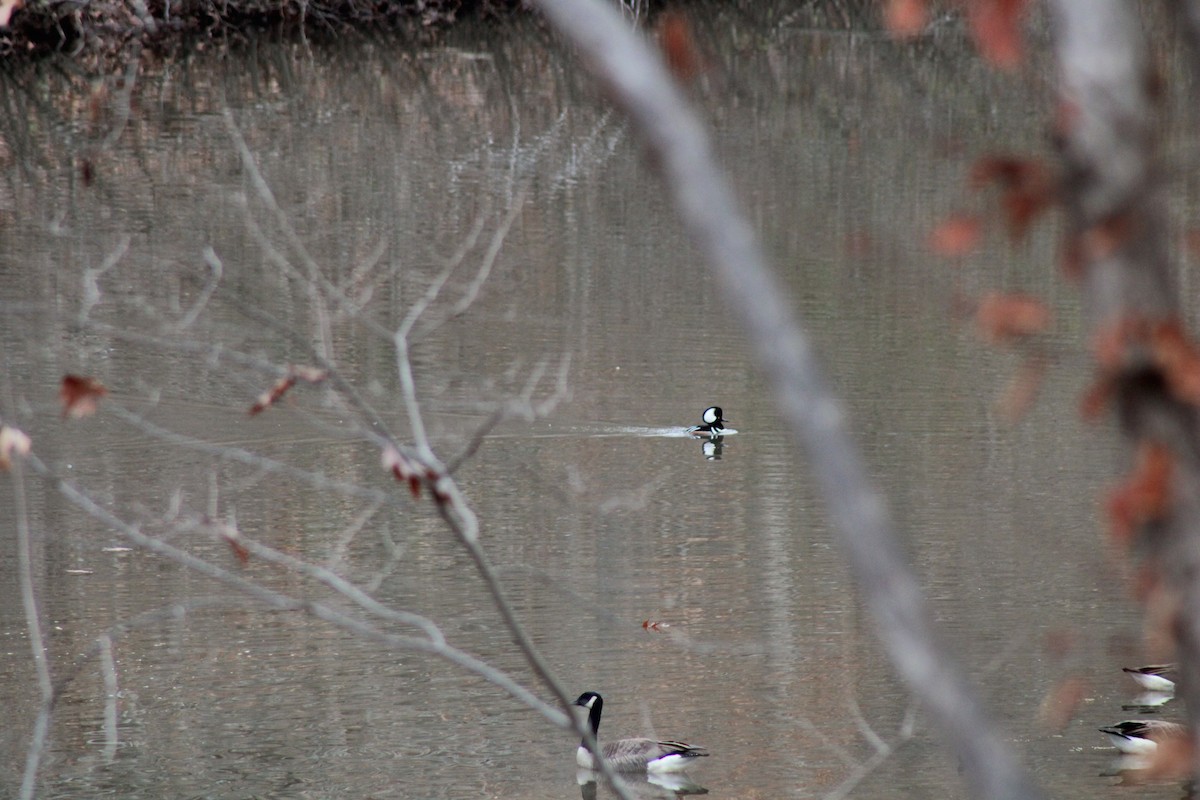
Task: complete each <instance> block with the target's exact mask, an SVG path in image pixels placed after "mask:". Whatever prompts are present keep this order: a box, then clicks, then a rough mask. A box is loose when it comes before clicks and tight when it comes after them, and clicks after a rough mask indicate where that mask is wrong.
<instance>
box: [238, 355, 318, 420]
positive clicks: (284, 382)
mask: <svg viewBox="0 0 1200 800" xmlns="http://www.w3.org/2000/svg"><path fill="white" fill-rule="evenodd" d="M328 377H329V373H328V372H326V371H325V370H323V369H318V368H316V367H304V366H299V365H296V364H293V365H291V366H289V367H288V370H287V374H285V375H284V376H283V377H282V378H280V379H279V380H277V381H276V382H275V385H274V386H272V387H271V388H270V389H268V390H267V391H265V392H263V393H262V394H260V395H259V396H258V399H256V400H255V401H254V405H252V406H250V416H252V417H253V416H255V415H256V414H260V413H262V412H263V411H265V410H267V409H268V408H270V407H271V406H273V405H275V404H276V403H278V402H279V401H280V400H281V399H283V396H284V395H285V394H287V393H288V390H289V389H291V388H292V387H293V386H295V385H296V383H297V382H298V381H304V382H305V383H313V384H316V383H320V382H322V381H323V380H325V379H326V378H328Z"/></svg>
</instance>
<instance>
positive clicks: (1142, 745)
mask: <svg viewBox="0 0 1200 800" xmlns="http://www.w3.org/2000/svg"><path fill="white" fill-rule="evenodd" d="M1100 732H1101V733H1103V734H1104V735H1106V736H1107V737H1108V740H1109V741H1110V742H1112V745H1113V747H1115V748H1117V749H1118V750H1120V751H1121V752H1122V753H1129V754H1131V755H1147V754H1149V753H1153V752H1154V751H1155V750H1157V749H1158V743H1159V742H1161V741H1162V740H1164V739H1175V738H1178V737H1180V736H1183V735H1184V734H1185V733H1186V732H1187V729H1186V728H1184V727H1183V726H1182V725H1180V724H1179V723H1177V722H1167V721H1166V720H1161V719H1138V720H1127V721H1125V722H1118V723H1117V724H1116V725H1111V726H1109V727H1107V728H1101V729H1100Z"/></svg>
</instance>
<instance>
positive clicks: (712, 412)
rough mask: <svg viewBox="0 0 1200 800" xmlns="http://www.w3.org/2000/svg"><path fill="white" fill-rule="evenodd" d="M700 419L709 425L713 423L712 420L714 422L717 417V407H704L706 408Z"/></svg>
mask: <svg viewBox="0 0 1200 800" xmlns="http://www.w3.org/2000/svg"><path fill="white" fill-rule="evenodd" d="M700 419H702V420H704V421H705V422H706V423H708V424H709V425H711V424H713V423H714V422H716V421H717V419H718V416H717V407H716V406H712V407H711V408H706V409H704V415H703V416H702V417H700Z"/></svg>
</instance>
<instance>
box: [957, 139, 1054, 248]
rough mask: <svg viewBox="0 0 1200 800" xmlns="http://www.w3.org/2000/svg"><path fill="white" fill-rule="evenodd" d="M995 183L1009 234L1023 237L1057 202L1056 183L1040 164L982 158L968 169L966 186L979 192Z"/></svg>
mask: <svg viewBox="0 0 1200 800" xmlns="http://www.w3.org/2000/svg"><path fill="white" fill-rule="evenodd" d="M992 184H997V185H998V186H999V187H1000V190H1001V193H1002V194H1001V198H1000V204H1001V206H1002V207H1003V210H1004V219H1005V222H1006V223H1007V225H1008V232H1009V235H1010V236H1012V238H1013V239H1020V238H1022V237H1024V235H1025V233H1026V231H1028V230H1029V226H1030V225H1031V224H1032V223H1033V221H1034V220H1035V219H1037V217H1038V215H1039V214H1041V213H1042V212H1043V211H1045V210H1046V209H1048V208H1049V207H1050V206H1051V205H1053V204H1054V202H1055V201H1056V200H1057V199H1058V182H1057V181H1056V180H1055V178H1054V174H1053V173H1052V172H1051V170H1050V168H1049V167H1047V166H1046V165H1045V164H1043V163H1042V162H1041V161H1038V160H1036V159H1032V158H1017V157H1015V156H986V157H984V158H980V159H979V160H978V161H976V162H975V164H974V165H973V166H972V167H971V175H970V185H971V188H973V189H982V188H984V187H986V186H990V185H992Z"/></svg>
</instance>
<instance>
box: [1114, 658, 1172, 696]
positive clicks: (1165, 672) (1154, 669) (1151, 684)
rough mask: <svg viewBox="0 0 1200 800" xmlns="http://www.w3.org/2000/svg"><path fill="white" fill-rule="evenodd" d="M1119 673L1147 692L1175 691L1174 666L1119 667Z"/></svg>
mask: <svg viewBox="0 0 1200 800" xmlns="http://www.w3.org/2000/svg"><path fill="white" fill-rule="evenodd" d="M1121 671H1122V672H1125V673H1128V674H1129V677H1131V678H1133V680H1134V681H1135V682H1136V683H1137V685H1138V686H1141V687H1142V688H1143V689H1145V690H1146V691H1148V692H1163V693H1164V694H1165V693H1170V692H1174V691H1175V665H1174V664H1151V665H1149V666H1146V667H1136V668H1132V667H1121Z"/></svg>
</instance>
